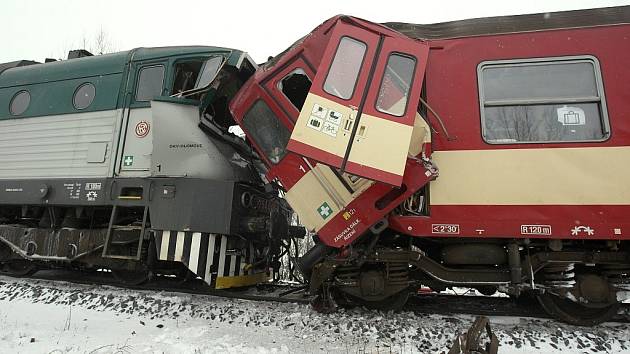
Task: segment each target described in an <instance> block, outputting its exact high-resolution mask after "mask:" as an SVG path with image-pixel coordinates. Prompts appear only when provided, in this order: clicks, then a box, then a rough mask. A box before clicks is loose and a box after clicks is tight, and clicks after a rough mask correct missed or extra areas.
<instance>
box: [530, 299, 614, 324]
mask: <svg viewBox="0 0 630 354" xmlns="http://www.w3.org/2000/svg"><path fill="white" fill-rule="evenodd" d="M538 302H539V303H540V305H541V306H542V308H543V309H544V310H545V312H547V313H548V314H549V315H550V316H552V317H553V318H555V319H557V320H560V321H563V322H566V323H569V324H572V325H576V326H594V325H597V324H600V323H602V322H606V321H609V320H610V319H612V318H613V317H614V316H615V315H616V314H617V311H618V310H619V306H620V305H621V304H620V303H618V302H613V303H609V304H605V305H602V306H598V307H589V306H585V305H582V304H580V303H577V302H575V301H572V300H570V299H567V298H561V297H559V296H556V295H553V294H549V293H544V294H541V295H538Z"/></svg>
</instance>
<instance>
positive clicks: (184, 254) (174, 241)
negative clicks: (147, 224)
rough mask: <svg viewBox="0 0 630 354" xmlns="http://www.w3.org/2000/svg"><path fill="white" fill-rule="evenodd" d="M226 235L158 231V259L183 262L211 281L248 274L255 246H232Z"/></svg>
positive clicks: (250, 244)
mask: <svg viewBox="0 0 630 354" xmlns="http://www.w3.org/2000/svg"><path fill="white" fill-rule="evenodd" d="M230 237H234V236H227V235H219V234H210V233H204V232H190V231H170V230H165V231H156V232H155V242H156V245H157V247H158V259H159V260H163V261H174V262H182V263H184V264H185V265H186V266H187V267H188V269H190V270H191V271H192V272H194V273H195V274H197V275H198V276H199V277H201V278H202V279H203V280H204V281H205V282H206V283H208V284H212V280H213V276H214V277H215V279H216V277H233V276H240V275H249V274H250V272H251V271H250V270H244V267H245V265H246V264H248V263H249V264H252V263H253V262H254V246H253V244H252V243H251V242H248V243H247V247H245V248H244V249H233V248H231V247H230V242H229V241H230Z"/></svg>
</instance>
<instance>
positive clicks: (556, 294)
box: [301, 230, 630, 326]
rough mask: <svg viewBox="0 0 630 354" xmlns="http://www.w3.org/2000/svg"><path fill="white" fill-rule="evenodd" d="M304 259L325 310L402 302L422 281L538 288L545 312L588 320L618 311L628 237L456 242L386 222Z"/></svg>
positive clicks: (629, 282) (628, 263)
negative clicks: (415, 234) (379, 229)
mask: <svg viewBox="0 0 630 354" xmlns="http://www.w3.org/2000/svg"><path fill="white" fill-rule="evenodd" d="M309 262H310V264H309ZM313 262H315V264H313ZM301 266H302V268H303V269H308V267H312V268H311V271H310V272H308V274H309V276H310V278H311V283H310V288H311V291H313V292H319V294H320V295H319V297H318V300H317V305H316V306H317V307H318V308H320V309H322V310H330V309H333V308H334V307H335V306H337V305H342V304H360V305H366V306H368V307H373V308H377V309H400V308H402V306H403V305H404V304H405V303H406V300H407V298H408V297H409V295H411V294H413V293H414V292H417V290H418V289H419V288H420V287H422V286H424V287H429V288H430V289H431V290H433V291H435V292H440V291H444V290H447V289H448V288H453V287H465V288H474V289H476V290H477V291H479V292H480V293H482V294H484V295H493V294H495V293H498V292H500V293H504V294H507V295H509V296H510V297H512V298H514V299H518V298H519V297H521V296H535V297H536V298H537V300H538V302H539V303H540V305H541V306H542V307H543V309H544V310H545V311H546V312H547V313H548V314H549V315H550V316H552V317H554V318H556V319H559V320H561V321H564V322H567V323H570V324H574V325H582V326H592V325H595V324H598V323H601V322H604V321H607V320H610V319H611V318H612V317H613V316H614V315H616V314H617V310H618V308H619V305H620V301H621V300H623V297H624V296H625V293H624V292H625V291H626V290H627V289H628V288H629V287H630V277H629V275H630V253H629V252H628V250H627V245H625V244H623V243H617V242H606V241H574V240H565V241H562V240H551V241H550V240H530V239H485V240H472V239H471V240H470V242H468V243H461V241H456V240H452V241H451V240H449V239H436V238H422V239H418V238H412V237H409V236H405V235H398V234H396V233H394V232H391V231H389V230H386V231H384V232H383V233H381V234H371V235H370V236H369V237H365V238H364V240H363V241H362V242H359V243H357V244H356V245H353V246H351V247H348V248H345V249H342V250H340V251H339V252H332V251H331V250H330V249H327V248H326V247H324V246H321V244H320V246H317V247H315V248H313V249H312V250H311V251H310V252H309V254H307V255H306V256H305V257H303V258H302V259H301Z"/></svg>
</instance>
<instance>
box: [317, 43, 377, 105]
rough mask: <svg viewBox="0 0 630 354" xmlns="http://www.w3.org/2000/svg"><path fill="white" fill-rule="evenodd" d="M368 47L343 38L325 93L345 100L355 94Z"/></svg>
mask: <svg viewBox="0 0 630 354" xmlns="http://www.w3.org/2000/svg"><path fill="white" fill-rule="evenodd" d="M366 50H367V46H366V45H365V43H363V42H360V41H358V40H356V39H353V38H350V37H342V38H341V41H339V46H338V47H337V53H335V57H334V58H333V61H332V64H331V65H330V70H329V71H328V75H327V76H326V81H324V91H326V92H328V93H329V94H331V95H334V96H337V97H339V98H342V99H344V100H347V99H350V97H352V94H353V93H354V87H355V86H356V83H357V79H358V78H359V72H360V71H361V65H362V64H363V58H364V57H365V51H366Z"/></svg>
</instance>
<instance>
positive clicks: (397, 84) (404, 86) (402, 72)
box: [376, 53, 416, 117]
mask: <svg viewBox="0 0 630 354" xmlns="http://www.w3.org/2000/svg"><path fill="white" fill-rule="evenodd" d="M415 68H416V59H415V58H412V57H409V56H406V55H402V54H396V53H394V54H390V56H389V59H387V66H386V67H385V74H384V75H383V79H382V81H381V87H380V89H379V90H378V98H377V100H376V109H378V110H379V111H380V112H383V113H387V114H391V115H393V116H397V117H402V116H403V115H404V114H405V111H406V110H407V99H408V98H409V97H408V96H409V89H410V88H411V83H412V81H413V73H414V71H415Z"/></svg>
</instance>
